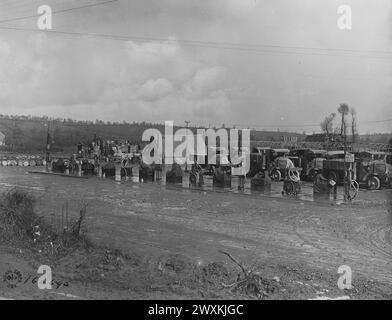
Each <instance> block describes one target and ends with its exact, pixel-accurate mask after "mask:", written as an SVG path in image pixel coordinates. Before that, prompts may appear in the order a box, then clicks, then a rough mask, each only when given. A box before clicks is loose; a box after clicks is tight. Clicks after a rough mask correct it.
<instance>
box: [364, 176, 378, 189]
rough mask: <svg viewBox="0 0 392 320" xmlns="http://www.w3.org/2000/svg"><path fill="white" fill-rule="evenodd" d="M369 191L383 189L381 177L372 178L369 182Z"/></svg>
mask: <svg viewBox="0 0 392 320" xmlns="http://www.w3.org/2000/svg"><path fill="white" fill-rule="evenodd" d="M367 186H368V188H369V190H379V189H380V188H381V181H380V178H379V177H376V176H370V177H369V178H368V180H367Z"/></svg>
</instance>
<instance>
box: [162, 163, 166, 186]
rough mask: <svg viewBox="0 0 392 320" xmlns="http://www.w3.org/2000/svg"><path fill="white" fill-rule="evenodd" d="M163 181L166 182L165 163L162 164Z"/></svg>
mask: <svg viewBox="0 0 392 320" xmlns="http://www.w3.org/2000/svg"><path fill="white" fill-rule="evenodd" d="M161 183H162V184H163V185H165V184H166V165H165V164H162V180H161Z"/></svg>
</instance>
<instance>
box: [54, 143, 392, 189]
mask: <svg viewBox="0 0 392 320" xmlns="http://www.w3.org/2000/svg"><path fill="white" fill-rule="evenodd" d="M130 150H131V151H130ZM79 151H80V150H79ZM214 152H215V153H216V159H217V162H216V164H214V165H208V164H200V165H199V164H198V161H197V159H200V157H207V155H192V156H193V157H194V162H195V164H192V165H185V166H184V165H182V166H179V165H176V164H174V165H173V166H172V168H171V169H168V170H167V171H166V175H167V176H168V181H169V180H173V181H175V182H179V181H180V180H181V178H182V172H183V171H184V170H189V171H190V172H191V176H190V178H191V180H192V178H195V176H196V175H198V176H202V175H216V176H222V177H224V176H230V175H236V173H235V171H236V170H235V169H236V168H235V166H232V165H231V163H230V156H229V155H228V154H229V153H228V152H227V150H225V149H224V148H220V147H216V148H215V150H214ZM75 156H76V157H75ZM75 156H74V160H72V159H55V160H54V161H52V163H53V167H54V169H55V171H62V172H63V171H65V170H67V168H68V167H73V170H72V171H74V169H75V165H73V163H74V162H75V160H76V161H79V162H80V163H81V164H82V171H83V173H85V174H94V173H96V171H97V170H98V169H97V168H98V165H99V166H100V167H101V170H102V172H103V173H104V174H105V176H108V177H109V176H114V175H115V163H118V162H119V161H120V162H121V166H122V169H121V174H122V175H127V174H130V172H131V171H132V167H133V165H134V164H138V165H140V177H142V178H143V180H154V176H155V175H154V172H155V171H159V170H162V168H161V166H160V165H155V164H154V165H146V164H144V163H143V161H142V158H141V150H140V147H138V148H136V147H135V148H130V147H129V146H128V147H127V148H125V147H124V148H120V147H116V148H113V152H112V153H111V154H110V155H106V154H105V157H104V158H106V160H104V161H102V158H103V157H102V154H101V153H97V152H96V153H95V155H94V154H90V156H87V157H86V155H85V154H82V153H80V152H79V154H78V155H75ZM199 162H200V161H199ZM204 162H205V163H206V162H207V161H204ZM293 170H294V171H296V172H297V173H298V175H299V178H300V180H302V181H311V182H313V181H314V180H315V179H316V177H317V176H318V175H320V174H321V175H322V176H323V177H324V178H326V179H328V180H333V181H335V182H336V183H338V184H341V183H343V181H344V177H345V175H346V174H349V175H350V180H352V181H357V182H358V184H359V186H360V187H362V188H368V189H371V190H378V189H380V188H388V187H392V152H381V151H361V152H344V151H343V150H335V151H327V150H315V149H309V148H303V149H298V148H293V149H283V148H282V149H277V148H271V147H258V146H254V147H253V148H252V149H251V152H250V170H249V172H247V173H246V176H247V177H248V178H254V177H255V176H258V175H263V176H265V175H266V174H268V176H269V177H270V178H271V180H272V181H281V180H283V181H285V180H287V179H288V178H289V177H287V175H288V174H290V172H292V171H293ZM237 175H238V173H237ZM239 175H241V174H239ZM222 179H223V178H222Z"/></svg>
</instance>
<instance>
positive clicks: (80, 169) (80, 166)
mask: <svg viewBox="0 0 392 320" xmlns="http://www.w3.org/2000/svg"><path fill="white" fill-rule="evenodd" d="M78 176H79V177H81V176H82V163H81V162H78Z"/></svg>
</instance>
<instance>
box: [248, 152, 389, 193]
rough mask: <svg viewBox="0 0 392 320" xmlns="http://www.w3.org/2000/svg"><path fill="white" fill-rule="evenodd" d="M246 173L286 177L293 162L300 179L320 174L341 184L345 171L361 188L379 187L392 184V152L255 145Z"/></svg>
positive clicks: (311, 179) (274, 178) (276, 178)
mask: <svg viewBox="0 0 392 320" xmlns="http://www.w3.org/2000/svg"><path fill="white" fill-rule="evenodd" d="M250 158H251V166H250V168H251V169H250V172H249V174H248V176H253V175H254V174H255V173H256V172H258V171H267V172H268V173H269V175H270V177H271V178H272V180H274V181H279V180H281V179H284V178H285V174H286V173H287V170H286V169H287V168H288V167H289V166H290V165H291V166H292V164H293V165H294V167H296V168H297V170H298V171H299V172H300V177H301V180H305V181H312V182H313V181H314V179H315V178H316V176H317V175H319V174H322V175H323V176H324V177H325V178H327V179H329V180H334V181H335V182H336V183H343V180H344V177H345V174H346V172H348V174H350V179H351V180H355V181H357V182H358V184H359V185H360V187H365V188H368V189H371V190H378V189H380V188H383V187H392V152H381V151H361V152H344V151H343V150H338V151H327V150H314V149H292V150H289V149H272V148H265V147H255V148H253V150H252V153H251V157H250Z"/></svg>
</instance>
